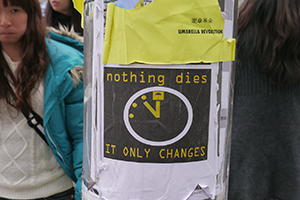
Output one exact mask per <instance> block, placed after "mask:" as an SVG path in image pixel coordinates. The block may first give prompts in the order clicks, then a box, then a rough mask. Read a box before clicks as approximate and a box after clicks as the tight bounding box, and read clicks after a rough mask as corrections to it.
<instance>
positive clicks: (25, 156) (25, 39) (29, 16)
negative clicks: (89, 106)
mask: <svg viewBox="0 0 300 200" xmlns="http://www.w3.org/2000/svg"><path fill="white" fill-rule="evenodd" d="M48 35H51V37H53V38H56V40H54V39H51V38H50V37H49V36H48ZM64 41H65V43H63V42H64ZM72 44H74V45H73V46H70V45H72ZM0 48H1V51H0V160H1V162H0V199H36V200H39V199H48V200H49V199H66V200H67V199H76V200H79V199H81V174H82V154H83V145H82V144H83V81H82V80H83V79H82V74H83V73H82V72H83V52H82V50H83V44H82V43H80V42H77V41H75V40H72V38H69V37H67V36H62V35H59V34H57V33H51V34H50V33H49V34H47V32H46V29H45V26H44V24H43V22H42V15H41V8H40V4H39V1H38V0H26V1H20V0H0ZM32 115H33V116H34V117H32ZM25 116H31V117H32V118H29V120H28V121H27V119H26V117H25ZM37 116H40V117H41V118H42V120H43V123H42V125H43V127H44V128H43V129H42V130H43V131H44V134H45V135H44V137H46V142H47V143H46V142H44V141H43V140H42V137H43V134H42V135H41V137H40V136H39V135H38V133H37V131H36V130H35V129H34V127H37V126H41V121H40V118H38V117H37ZM30 122H31V123H33V126H32V124H31V126H32V127H30V126H29V124H30ZM37 122H39V123H37ZM74 186H75V190H76V191H75V194H74Z"/></svg>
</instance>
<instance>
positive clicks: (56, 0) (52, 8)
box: [45, 0, 83, 35]
mask: <svg viewBox="0 0 300 200" xmlns="http://www.w3.org/2000/svg"><path fill="white" fill-rule="evenodd" d="M45 15H46V24H47V26H51V27H54V28H59V24H61V25H62V26H64V27H66V28H67V29H69V30H70V29H71V28H72V27H73V28H74V30H75V32H76V33H78V34H80V35H83V29H82V28H81V15H80V13H79V12H78V11H77V10H76V9H75V8H74V5H73V1H72V0H48V3H47V6H46V11H45Z"/></svg>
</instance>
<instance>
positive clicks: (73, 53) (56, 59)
mask: <svg viewBox="0 0 300 200" xmlns="http://www.w3.org/2000/svg"><path fill="white" fill-rule="evenodd" d="M61 39H63V38H61ZM65 39H66V40H68V39H69V38H67V37H66V38H65ZM46 44H47V49H48V53H49V56H50V66H51V68H52V69H53V71H54V73H55V74H57V73H59V74H60V73H65V72H67V71H69V70H71V69H73V68H74V67H75V66H83V63H84V60H83V59H84V56H83V52H82V51H80V50H78V49H76V48H74V47H73V46H71V45H69V44H66V43H63V42H61V41H57V40H55V39H52V38H47V39H46Z"/></svg>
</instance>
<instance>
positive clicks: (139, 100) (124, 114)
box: [103, 65, 211, 163]
mask: <svg viewBox="0 0 300 200" xmlns="http://www.w3.org/2000/svg"><path fill="white" fill-rule="evenodd" d="M191 66H192V65H191ZM103 80H104V147H103V148H104V157H106V158H112V159H116V160H123V161H134V162H148V163H177V162H192V161H202V160H206V159H207V153H208V133H209V116H210V115H209V113H210V91H211V69H209V68H206V69H205V68H204V69H203V68H202V69H201V68H192V67H191V68H183V69H176V68H175V69H172V68H146V67H138V68H128V66H127V67H126V68H122V67H109V66H105V67H104V73H103Z"/></svg>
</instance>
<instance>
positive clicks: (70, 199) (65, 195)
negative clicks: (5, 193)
mask: <svg viewBox="0 0 300 200" xmlns="http://www.w3.org/2000/svg"><path fill="white" fill-rule="evenodd" d="M74 194H75V191H74V188H71V189H69V190H66V191H64V192H60V193H57V194H54V195H51V196H49V197H43V198H38V199H32V200H74ZM0 200H11V199H6V198H2V197H0ZM22 200H24V199H22Z"/></svg>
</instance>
